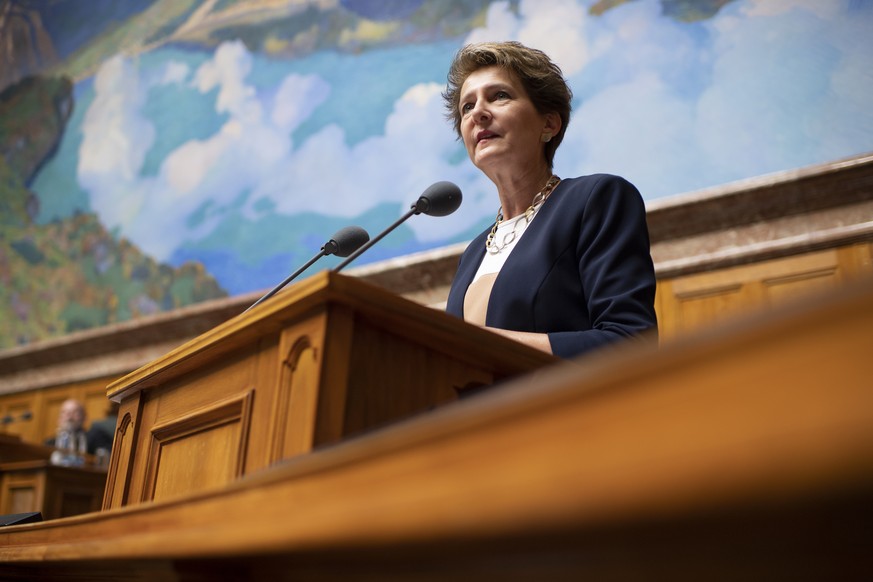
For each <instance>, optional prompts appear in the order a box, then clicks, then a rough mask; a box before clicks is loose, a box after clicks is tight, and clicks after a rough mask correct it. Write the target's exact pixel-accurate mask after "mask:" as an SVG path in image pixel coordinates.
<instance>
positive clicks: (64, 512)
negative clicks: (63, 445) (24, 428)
mask: <svg viewBox="0 0 873 582" xmlns="http://www.w3.org/2000/svg"><path fill="white" fill-rule="evenodd" d="M105 485H106V469H105V468H98V467H93V466H85V467H62V466H58V465H52V464H51V463H50V462H49V461H47V460H32V461H18V462H13V463H3V464H0V514H9V513H25V512H30V511H39V512H41V513H42V517H43V519H45V520H49V519H57V518H60V517H70V516H73V515H81V514H83V513H89V512H92V511H98V510H99V509H100V506H101V504H102V502H103V490H104V488H105Z"/></svg>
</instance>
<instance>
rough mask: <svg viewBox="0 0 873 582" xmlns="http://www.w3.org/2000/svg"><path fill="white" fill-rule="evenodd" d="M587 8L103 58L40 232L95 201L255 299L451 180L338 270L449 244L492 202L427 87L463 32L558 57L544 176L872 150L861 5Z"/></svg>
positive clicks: (543, 4)
mask: <svg viewBox="0 0 873 582" xmlns="http://www.w3.org/2000/svg"><path fill="white" fill-rule="evenodd" d="M364 4H366V3H364ZM589 4H591V3H590V2H587V1H582V0H539V1H536V2H534V1H533V0H522V1H521V2H520V3H519V8H518V10H517V11H514V10H512V9H511V7H510V4H509V3H508V2H493V3H492V4H491V6H490V9H489V11H488V15H487V19H486V23H485V25H484V26H483V27H481V28H478V29H475V30H470V31H468V33H467V34H465V35H464V36H462V37H459V38H455V39H445V40H443V41H440V42H434V43H423V44H417V45H412V46H407V47H395V48H384V49H379V50H370V51H365V52H361V53H359V54H341V53H339V52H331V51H322V52H319V53H315V54H313V55H310V56H307V57H304V58H300V59H296V60H277V59H270V58H268V57H265V56H263V55H260V54H255V53H251V52H250V51H249V50H248V49H246V47H245V45H244V44H243V43H242V42H238V41H229V42H225V43H223V44H221V45H220V46H218V47H217V48H215V50H214V51H208V52H207V51H197V50H194V49H191V48H188V49H185V48H180V47H172V46H170V47H164V48H161V49H157V50H155V51H152V52H149V53H145V54H141V55H139V56H138V57H125V56H121V55H119V56H116V57H114V58H112V59H109V60H107V61H106V62H104V63H103V65H102V66H101V67H100V69H99V71H98V72H97V74H96V75H95V76H94V77H93V78H90V79H87V80H85V81H82V82H81V83H79V84H78V85H77V87H76V99H77V104H76V111H75V114H74V116H73V118H72V120H71V123H70V126H69V128H68V131H67V132H66V134H65V136H64V141H63V143H62V144H61V147H60V149H59V152H58V155H57V156H56V157H55V158H54V159H53V160H51V161H50V162H49V163H48V164H47V165H46V166H45V167H44V168H43V170H42V172H41V173H40V175H39V176H37V178H36V180H35V181H34V183H33V184H32V188H33V189H34V190H35V191H36V192H37V193H38V194H39V196H40V198H41V200H42V201H43V210H42V212H43V213H42V215H41V220H44V221H46V220H51V219H52V218H54V217H55V216H62V215H66V214H69V213H71V212H73V211H75V209H77V208H78V209H86V210H93V211H94V212H96V213H97V214H98V215H99V217H100V219H101V220H102V221H103V222H104V223H105V224H106V225H107V226H108V227H109V228H110V229H111V230H113V231H114V232H116V233H117V234H118V235H119V236H124V237H126V238H128V239H130V240H131V241H133V242H134V243H135V244H136V245H138V246H139V247H140V248H141V249H142V250H143V251H145V252H146V253H148V254H150V255H152V256H153V257H155V258H156V259H158V260H161V261H166V262H170V263H173V264H179V263H181V262H182V261H185V260H198V261H201V262H202V263H203V264H204V265H205V266H206V268H207V269H208V270H209V271H210V272H211V273H213V274H214V275H215V276H216V277H217V278H218V280H219V282H220V283H221V284H222V285H223V286H224V287H225V288H226V289H227V290H228V291H229V292H231V293H241V292H245V291H253V290H256V289H264V288H267V287H271V286H272V285H273V284H275V283H276V282H277V281H279V280H281V279H282V278H284V276H285V274H287V273H288V272H290V271H292V270H294V269H295V268H296V267H297V266H299V265H300V264H302V263H303V262H304V261H305V260H307V259H308V258H309V257H310V256H312V254H313V253H315V252H316V251H317V250H318V249H319V248H320V246H321V245H322V244H323V243H324V241H325V240H326V238H327V237H328V236H329V235H330V234H331V233H332V232H334V231H335V230H337V229H338V228H340V227H342V226H345V225H347V224H360V225H361V226H364V227H365V228H367V229H368V230H369V231H370V232H371V233H372V234H375V233H376V232H378V231H379V230H381V229H382V228H383V227H385V226H387V225H388V224H390V223H391V222H392V221H393V220H395V219H396V218H397V217H398V216H399V215H400V214H401V213H402V212H404V211H405V210H406V209H407V208H408V206H409V204H411V203H412V202H413V201H414V200H415V199H416V198H417V196H418V194H419V193H420V192H422V191H423V190H424V189H425V188H427V186H429V185H430V184H431V183H433V182H435V181H439V180H451V181H453V182H456V183H457V184H458V185H459V186H461V189H462V190H463V192H464V197H465V198H464V203H463V205H462V207H461V209H460V210H459V211H458V212H456V213H455V214H454V215H452V216H450V217H446V218H439V219H435V218H430V217H426V216H419V217H415V218H414V219H412V220H410V221H409V222H407V223H406V224H405V225H404V226H403V227H401V228H400V229H398V231H397V232H396V233H395V234H392V235H391V236H390V237H388V238H386V239H385V241H383V242H382V243H381V244H380V245H379V246H377V247H374V248H373V249H372V250H371V251H370V252H368V253H367V254H366V255H364V256H363V257H362V259H361V261H360V262H359V263H358V264H363V263H364V262H366V261H373V260H378V259H382V258H387V257H390V256H395V255H400V254H407V253H410V252H414V251H418V250H423V249H427V248H433V247H438V246H442V245H445V244H449V243H453V242H459V241H462V240H467V239H469V238H471V237H472V236H473V235H474V234H475V233H477V232H478V231H479V230H481V229H482V228H484V227H485V226H487V224H488V223H489V222H490V221H491V220H493V216H494V214H495V212H496V210H497V200H496V195H495V192H494V189H493V187H492V185H491V184H490V182H488V181H487V179H486V178H484V177H483V176H481V175H480V174H479V173H478V171H476V170H475V168H473V167H472V165H471V164H470V163H469V162H468V161H467V160H466V157H465V154H464V152H463V149H462V147H461V145H460V143H459V142H458V141H457V140H456V139H455V136H454V134H453V133H452V130H451V127H450V125H449V124H448V123H447V122H446V121H445V118H444V112H443V104H442V101H441V97H440V92H441V91H442V90H443V88H444V82H445V73H446V69H447V67H448V64H449V62H450V60H451V58H452V55H453V54H454V52H455V51H456V50H457V49H458V48H459V47H460V46H461V45H462V44H464V43H465V42H468V41H477V40H497V39H500V40H506V39H515V40H519V41H521V42H523V43H526V44H529V45H531V46H536V47H538V48H541V49H543V50H545V51H546V52H547V53H549V54H550V55H551V56H552V57H553V58H554V59H555V60H556V61H557V62H558V63H559V64H560V65H561V66H562V68H563V70H564V73H565V75H566V76H567V78H568V80H569V82H570V84H571V86H572V88H573V90H574V94H575V96H576V98H575V101H574V112H573V116H572V119H571V122H570V125H569V128H568V132H567V135H566V138H565V140H564V143H563V145H562V146H561V148H560V149H559V150H558V154H557V156H556V160H555V162H556V166H555V170H556V172H557V173H558V174H559V175H561V176H573V175H580V174H587V173H593V172H611V173H616V174H620V175H623V176H625V177H627V178H628V179H630V180H631V181H632V182H634V183H635V184H636V185H637V186H638V187H639V189H640V190H641V192H642V193H643V196H644V197H645V198H646V199H648V200H653V199H656V198H661V197H665V196H670V195H673V194H678V193H682V192H687V191H691V190H697V189H701V188H705V187H709V186H714V185H718V184H722V183H725V182H730V181H733V180H739V179H744V178H748V177H751V176H757V175H761V174H766V173H770V172H776V171H780V170H786V169H791V168H797V167H802V166H806V165H811V164H815V163H820V162H825V161H830V160H834V159H838V158H842V157H846V156H851V155H855V154H859V153H864V152H868V151H873V111H871V109H870V107H869V103H870V99H871V96H873V35H871V34H870V32H871V31H873V2H870V1H869V0H863V1H859V0H738V1H737V2H733V3H730V4H728V5H727V6H726V7H724V8H723V9H722V10H721V11H720V12H719V13H718V14H717V15H716V16H714V17H713V18H710V19H708V20H704V21H700V22H695V23H683V22H679V21H677V20H675V19H672V18H668V17H664V16H663V15H662V13H661V6H660V3H659V2H657V1H656V0H638V1H636V2H630V3H627V4H624V5H622V6H619V7H617V8H615V9H612V10H609V11H607V12H606V13H605V14H604V15H602V16H592V15H590V14H589V13H588V10H587V8H588V5H589ZM367 6H369V5H367ZM361 8H362V9H363V8H366V6H365V5H363V4H362V5H361ZM374 16H379V15H374ZM324 264H325V265H328V264H329V263H327V262H326V263H324Z"/></svg>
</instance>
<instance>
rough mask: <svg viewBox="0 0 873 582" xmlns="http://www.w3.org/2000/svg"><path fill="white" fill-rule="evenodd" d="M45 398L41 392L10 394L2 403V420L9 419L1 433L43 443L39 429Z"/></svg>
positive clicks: (0, 415)
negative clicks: (39, 436)
mask: <svg viewBox="0 0 873 582" xmlns="http://www.w3.org/2000/svg"><path fill="white" fill-rule="evenodd" d="M42 406H43V398H42V394H41V393H40V392H35V391H32V392H24V393H19V394H10V395H8V396H6V397H4V398H3V400H2V401H0V418H2V419H7V418H8V419H9V422H6V423H4V424H3V425H2V427H0V431H2V432H5V433H8V434H13V435H18V436H20V437H21V438H22V439H24V440H26V441H29V442H39V443H41V442H42V439H39V438H38V433H37V428H38V424H39V422H38V421H39V419H40V418H41V417H42V415H43V412H42Z"/></svg>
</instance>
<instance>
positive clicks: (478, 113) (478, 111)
mask: <svg viewBox="0 0 873 582" xmlns="http://www.w3.org/2000/svg"><path fill="white" fill-rule="evenodd" d="M470 116H471V117H472V118H473V119H474V120H476V121H481V120H483V119H489V118H490V117H491V111H490V110H489V109H488V106H487V104H486V103H485V101H483V100H481V99H480V100H479V101H477V102H476V103H475V104H474V105H473V110H472V111H471V112H470Z"/></svg>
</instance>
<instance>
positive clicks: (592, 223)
mask: <svg viewBox="0 0 873 582" xmlns="http://www.w3.org/2000/svg"><path fill="white" fill-rule="evenodd" d="M443 97H444V99H445V102H446V107H447V108H448V112H449V113H448V116H449V118H450V119H451V120H452V121H453V123H454V127H455V131H456V132H457V133H458V136H459V137H460V139H461V140H463V142H464V145H465V147H466V149H467V154H468V155H469V157H470V160H471V161H472V162H473V164H474V165H475V166H476V167H477V168H478V169H479V170H481V171H482V172H483V173H484V174H485V175H486V176H487V177H488V178H489V179H490V180H491V181H492V182H493V183H494V185H495V186H496V188H497V197H498V199H499V208H498V210H497V218H496V220H495V222H494V224H493V225H492V226H490V227H489V228H488V229H486V230H485V231H484V232H483V233H482V234H480V235H479V236H478V237H477V238H476V239H474V240H473V241H472V242H471V243H470V246H469V247H467V250H466V251H465V252H464V254H463V255H462V256H461V260H460V264H459V266H458V270H457V273H456V274H455V279H454V281H453V283H452V288H451V291H450V293H449V298H448V302H447V305H446V310H447V311H448V312H449V313H451V314H453V315H456V316H458V317H463V318H464V319H465V320H467V321H469V322H471V323H475V324H478V325H484V326H487V327H488V328H490V329H492V331H495V332H497V333H500V334H503V335H505V336H508V337H510V338H512V339H515V340H517V341H520V342H522V343H526V344H528V345H530V346H533V347H536V348H539V349H541V350H544V351H547V352H550V353H553V354H555V355H557V356H560V357H563V358H569V357H573V356H576V355H579V354H582V353H584V352H588V351H590V350H592V349H595V348H597V347H599V346H602V345H604V344H607V343H610V342H613V341H615V340H619V339H622V338H628V337H635V336H642V337H644V338H647V339H651V340H653V341H657V325H658V324H657V318H656V316H655V308H654V301H655V274H654V267H653V265H652V258H651V255H650V254H649V235H648V229H647V227H646V213H645V206H644V204H643V200H642V197H641V196H640V193H639V192H638V191H637V189H636V188H635V187H634V186H633V185H632V184H630V183H629V182H628V181H627V180H624V179H622V178H620V177H618V176H612V175H608V174H595V175H591V176H582V177H578V178H569V179H561V178H559V177H558V176H556V175H555V174H553V172H552V161H553V159H554V156H555V150H557V148H558V145H560V143H561V140H562V139H563V137H564V132H565V131H566V129H567V124H568V123H569V121H570V100H571V98H572V93H571V91H570V88H569V87H568V86H567V83H566V81H565V80H564V78H563V75H562V73H561V70H560V69H559V68H558V66H557V65H555V64H554V63H553V62H552V61H551V60H550V59H549V57H548V56H546V55H545V54H544V53H543V52H541V51H539V50H536V49H531V48H528V47H525V46H523V45H521V44H519V43H516V42H502V43H480V44H472V45H467V46H465V47H464V48H462V49H461V50H460V51H459V52H458V54H457V55H456V56H455V59H454V61H453V62H452V66H451V68H450V70H449V74H448V84H447V87H446V91H445V93H444V94H443Z"/></svg>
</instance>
